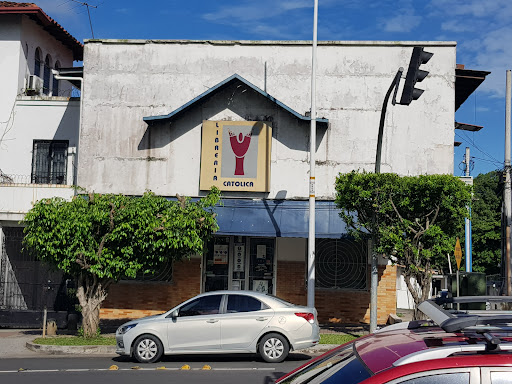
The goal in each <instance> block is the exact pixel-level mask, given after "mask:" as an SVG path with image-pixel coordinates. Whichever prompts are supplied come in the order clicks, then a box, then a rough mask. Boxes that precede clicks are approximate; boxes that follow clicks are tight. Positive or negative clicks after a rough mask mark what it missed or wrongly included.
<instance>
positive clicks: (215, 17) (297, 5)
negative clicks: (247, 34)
mask: <svg viewBox="0 0 512 384" xmlns="http://www.w3.org/2000/svg"><path fill="white" fill-rule="evenodd" d="M304 8H313V3H312V2H310V1H295V2H292V1H272V0H263V1H258V2H254V1H249V2H247V1H246V2H245V3H242V4H240V5H236V6H234V5H228V6H226V7H223V8H220V9H219V10H218V11H216V12H210V13H206V14H204V15H203V18H204V19H205V20H208V21H216V22H222V23H226V24H233V23H237V22H240V21H256V20H264V19H268V18H272V17H276V16H279V15H282V14H283V13H286V12H289V11H293V10H298V9H304Z"/></svg>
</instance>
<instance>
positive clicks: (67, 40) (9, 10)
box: [0, 1, 84, 61]
mask: <svg viewBox="0 0 512 384" xmlns="http://www.w3.org/2000/svg"><path fill="white" fill-rule="evenodd" d="M9 14H10V15H26V16H27V17H29V18H30V19H32V20H33V21H35V22H36V23H37V24H39V25H40V26H41V27H42V28H43V29H44V30H45V31H47V32H48V33H49V34H50V35H52V36H53V37H55V39H57V40H59V41H60V42H61V43H62V44H64V45H65V46H66V47H67V48H69V49H70V50H71V51H72V52H73V60H78V61H80V60H83V55H84V46H83V44H82V43H80V42H79V41H78V40H77V39H75V38H74V37H73V36H71V34H70V33H69V32H68V31H66V30H65V29H64V28H63V27H62V26H61V25H60V24H59V23H57V22H56V21H55V20H53V19H52V18H51V17H50V16H48V15H47V14H46V13H44V12H43V10H42V9H41V8H39V7H38V6H37V5H36V4H34V3H15V2H13V1H0V15H9Z"/></svg>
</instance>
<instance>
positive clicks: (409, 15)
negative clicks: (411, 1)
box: [381, 8, 422, 32]
mask: <svg viewBox="0 0 512 384" xmlns="http://www.w3.org/2000/svg"><path fill="white" fill-rule="evenodd" d="M421 19H422V17H421V16H418V15H416V14H415V12H414V9H412V8H407V9H402V10H401V11H400V13H399V14H398V15H396V16H395V17H392V18H390V19H386V20H384V21H382V22H381V25H382V29H383V30H384V31H385V32H410V31H412V30H413V29H414V28H416V27H417V26H418V25H420V23H421Z"/></svg>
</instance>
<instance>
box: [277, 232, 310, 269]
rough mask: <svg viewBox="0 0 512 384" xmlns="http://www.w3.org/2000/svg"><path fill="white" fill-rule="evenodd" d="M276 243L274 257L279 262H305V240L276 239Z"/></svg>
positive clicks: (306, 246)
mask: <svg viewBox="0 0 512 384" xmlns="http://www.w3.org/2000/svg"><path fill="white" fill-rule="evenodd" d="M276 241H277V243H276V257H277V259H278V260H279V261H299V262H301V263H304V262H305V261H306V255H307V252H308V241H307V239H299V238H293V237H277V238H276Z"/></svg>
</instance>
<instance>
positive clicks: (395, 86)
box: [375, 67, 404, 173]
mask: <svg viewBox="0 0 512 384" xmlns="http://www.w3.org/2000/svg"><path fill="white" fill-rule="evenodd" d="M403 72H404V69H403V68H402V67H400V68H399V69H398V71H397V73H396V75H395V78H394V79H393V82H392V83H391V85H390V86H389V89H388V91H387V93H386V97H385V98H384V103H383V104H382V111H381V113H380V124H379V135H378V136H377V154H376V157H375V173H380V162H381V157H382V136H383V135H384V122H385V121H386V111H387V110H388V103H389V97H390V96H391V92H392V91H393V89H394V90H395V93H394V95H393V105H395V104H396V101H395V98H396V93H397V91H398V83H399V81H400V78H401V77H402V73H403Z"/></svg>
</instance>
